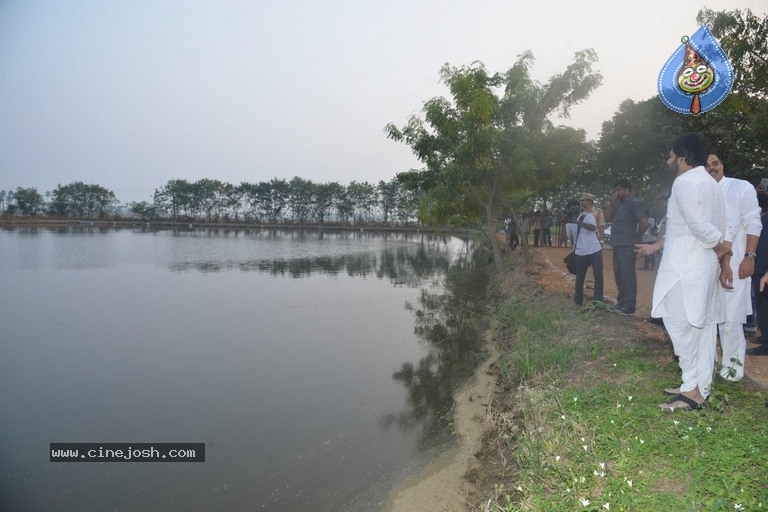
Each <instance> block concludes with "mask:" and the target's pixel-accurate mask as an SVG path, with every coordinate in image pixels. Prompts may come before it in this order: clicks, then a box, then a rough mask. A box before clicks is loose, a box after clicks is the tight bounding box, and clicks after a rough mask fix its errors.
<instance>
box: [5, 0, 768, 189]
mask: <svg viewBox="0 0 768 512" xmlns="http://www.w3.org/2000/svg"><path fill="white" fill-rule="evenodd" d="M704 5H706V6H708V7H711V8H713V9H715V10H722V9H734V8H747V7H748V8H751V9H752V10H753V12H754V13H755V14H759V15H764V14H765V13H766V12H768V0H733V1H729V0H712V1H710V2H708V3H706V4H702V3H698V2H691V1H687V0H645V1H642V2H624V1H618V0H612V1H609V0H604V1H598V0H582V1H575V0H569V1H563V0H556V1H546V0H540V1H535V0H528V1H522V0H387V1H379V2H372V1H369V0H356V1H351V0H349V1H341V0H330V1H318V0H311V1H307V0H294V1H289V0H105V1H99V0H0V190H8V189H13V190H15V189H16V187H19V186H21V187H37V189H38V191H39V192H41V193H44V192H46V191H50V190H53V189H54V188H55V187H56V185H57V184H62V185H64V184H68V183H71V182H74V181H84V182H85V183H94V184H98V185H102V186H104V187H106V188H108V189H110V190H113V191H114V192H115V194H116V195H117V197H118V199H120V200H121V201H122V202H130V201H140V200H148V201H150V200H151V198H152V194H153V192H154V190H155V189H156V188H160V187H162V186H163V185H164V184H165V183H166V182H167V181H168V180H170V179H176V178H183V179H187V180H190V181H195V180H198V179H200V178H212V179H219V180H222V181H224V182H229V183H233V184H239V183H240V182H242V181H248V182H259V181H266V180H269V179H271V178H273V177H278V178H285V179H290V178H292V177H294V176H300V177H302V178H306V179H310V180H312V181H314V182H317V183H319V182H327V181H339V182H340V183H342V184H345V185H346V184H348V183H349V182H350V181H353V180H356V181H371V182H378V181H379V180H389V179H391V178H392V177H393V176H394V175H395V174H396V173H397V172H400V171H404V170H408V169H409V168H414V167H421V165H420V163H419V162H418V161H417V160H416V159H415V158H414V157H413V156H412V154H411V152H410V150H409V148H408V147H407V146H405V145H404V144H402V143H397V142H394V141H391V140H389V139H387V138H386V136H385V134H384V126H385V125H386V124H387V123H388V122H394V123H395V124H397V125H402V124H404V123H405V122H406V120H407V118H408V116H410V115H411V114H414V113H419V112H420V110H421V107H422V105H423V103H424V102H425V101H426V100H428V99H430V98H432V97H435V96H447V94H448V92H447V90H446V89H445V87H444V85H443V84H441V83H440V82H439V71H440V68H441V67H442V65H443V64H445V63H449V64H451V65H453V66H462V65H469V64H471V63H472V62H473V61H476V60H479V61H482V62H484V63H485V65H486V67H487V68H488V69H489V70H490V71H505V70H507V69H508V68H509V67H511V66H512V65H513V64H514V62H515V61H516V59H517V56H518V55H520V54H521V53H522V52H524V51H525V50H528V49H530V50H532V51H533V53H534V55H535V57H536V62H535V64H534V66H533V69H532V74H533V76H534V77H535V78H536V79H537V80H540V81H545V80H546V79H547V78H549V76H551V75H552V74H554V73H557V72H559V71H561V70H563V69H564V68H565V67H566V66H567V65H568V64H569V63H570V62H571V61H572V59H573V54H574V52H576V51H578V50H582V49H584V48H594V49H595V50H596V51H597V54H598V56H599V59H600V60H599V62H598V64H597V66H596V68H597V69H598V70H599V71H601V72H602V73H603V75H604V81H603V85H602V86H601V87H600V88H599V89H598V90H597V91H596V92H595V93H593V95H592V96H591V98H590V99H589V100H588V102H586V103H585V104H583V105H581V106H579V107H577V108H575V109H574V110H573V112H572V118H571V119H570V120H565V121H563V122H562V123H563V124H568V125H570V126H575V127H580V128H584V129H585V130H586V131H587V134H588V137H589V138H592V139H596V138H597V137H598V136H599V133H600V128H601V125H602V122H603V121H605V120H607V119H610V118H611V116H612V115H613V113H614V112H615V111H616V109H617V107H618V105H619V103H621V101H623V100H624V99H626V98H632V99H635V100H643V99H647V98H649V97H651V96H653V95H654V94H655V93H656V79H657V76H658V73H659V71H660V69H661V67H662V66H663V64H664V62H665V61H666V60H667V58H668V57H669V56H670V55H671V53H672V52H673V51H674V50H675V49H676V48H677V46H678V45H679V43H680V37H681V36H683V35H686V34H688V35H689V34H692V33H693V32H694V31H695V30H696V28H697V25H696V13H697V12H698V10H699V8H701V7H702V6H704Z"/></svg>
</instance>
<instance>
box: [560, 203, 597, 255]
mask: <svg viewBox="0 0 768 512" xmlns="http://www.w3.org/2000/svg"><path fill="white" fill-rule="evenodd" d="M582 217H584V218H583V220H582V222H583V223H584V224H589V225H591V226H595V227H597V221H596V220H595V216H594V215H592V214H591V213H584V214H582V215H581V216H579V218H580V219H581V218H582ZM566 229H568V237H569V238H570V237H573V239H574V240H576V255H577V256H587V255H589V254H594V253H596V252H597V251H599V250H601V249H602V248H603V246H602V245H600V240H598V239H597V230H595V231H590V230H588V229H584V228H581V231H579V225H578V224H575V223H574V224H568V225H567V226H566ZM577 232H578V239H576V233H577Z"/></svg>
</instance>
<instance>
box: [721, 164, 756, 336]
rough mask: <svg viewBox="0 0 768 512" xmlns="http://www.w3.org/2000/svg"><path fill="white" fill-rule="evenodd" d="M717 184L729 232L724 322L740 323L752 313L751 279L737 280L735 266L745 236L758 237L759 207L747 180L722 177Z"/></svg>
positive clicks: (739, 258) (745, 248)
mask: <svg viewBox="0 0 768 512" xmlns="http://www.w3.org/2000/svg"><path fill="white" fill-rule="evenodd" d="M719 185H720V188H722V190H723V196H724V197H725V223H726V225H727V227H728V230H729V231H731V232H732V233H733V245H732V249H731V250H732V251H733V256H731V270H732V271H733V290H726V292H725V305H726V312H725V318H726V321H727V322H738V323H742V324H743V323H744V322H745V321H746V317H747V315H750V314H752V296H751V286H752V278H750V277H748V278H746V279H739V265H741V262H742V261H743V260H744V254H745V252H746V250H747V235H754V236H758V237H759V236H760V231H761V230H762V227H763V225H762V223H761V222H760V206H759V205H758V204H757V193H756V192H755V187H753V186H752V184H751V183H749V182H748V181H744V180H739V179H736V178H728V177H724V178H723V179H721V180H720V182H719Z"/></svg>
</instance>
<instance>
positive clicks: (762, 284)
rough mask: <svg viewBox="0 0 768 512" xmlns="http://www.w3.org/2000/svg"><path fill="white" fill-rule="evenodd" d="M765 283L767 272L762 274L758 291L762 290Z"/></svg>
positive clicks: (767, 279)
mask: <svg viewBox="0 0 768 512" xmlns="http://www.w3.org/2000/svg"><path fill="white" fill-rule="evenodd" d="M766 284H768V272H766V273H765V275H763V278H762V279H760V291H763V288H765V285H766Z"/></svg>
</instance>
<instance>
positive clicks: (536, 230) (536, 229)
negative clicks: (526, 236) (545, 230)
mask: <svg viewBox="0 0 768 512" xmlns="http://www.w3.org/2000/svg"><path fill="white" fill-rule="evenodd" d="M540 238H541V212H536V213H534V214H533V246H534V247H538V246H539V239H540Z"/></svg>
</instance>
